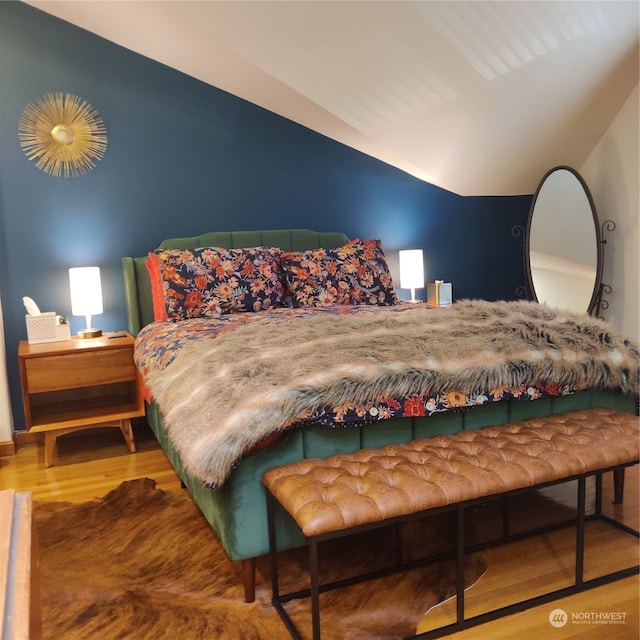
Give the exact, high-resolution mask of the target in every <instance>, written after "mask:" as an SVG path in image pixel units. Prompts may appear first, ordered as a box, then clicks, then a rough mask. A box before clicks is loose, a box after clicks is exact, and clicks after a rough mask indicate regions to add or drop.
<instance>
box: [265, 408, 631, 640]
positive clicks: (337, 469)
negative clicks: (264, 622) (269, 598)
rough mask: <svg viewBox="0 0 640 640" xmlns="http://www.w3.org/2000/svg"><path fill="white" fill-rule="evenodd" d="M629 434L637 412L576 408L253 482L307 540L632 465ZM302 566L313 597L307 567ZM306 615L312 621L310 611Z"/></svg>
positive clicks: (288, 468) (310, 463)
mask: <svg viewBox="0 0 640 640" xmlns="http://www.w3.org/2000/svg"><path fill="white" fill-rule="evenodd" d="M639 436H640V428H639V420H638V417H637V416H634V415H632V414H628V413H621V412H617V411H613V410H611V409H604V408H602V409H600V408H598V409H586V410H580V411H571V412H566V413H562V414H556V415H552V416H548V417H540V418H531V419H527V420H523V421H520V422H514V423H509V424H506V425H502V426H494V427H485V428H482V429H477V430H469V431H463V432H461V433H458V434H455V435H441V436H435V437H433V438H428V439H421V440H414V441H411V442H407V443H403V444H394V445H387V446H384V447H382V448H379V449H364V450H360V451H356V452H354V453H348V454H338V455H334V456H332V457H330V458H327V459H324V460H322V459H307V460H301V461H300V462H296V463H292V464H287V465H283V466H280V467H276V468H274V469H270V470H269V471H267V472H266V473H265V474H264V475H263V477H262V481H263V484H264V485H265V487H266V488H267V490H268V494H269V493H270V494H271V495H272V496H273V497H274V498H275V499H276V500H277V501H278V502H279V503H280V504H281V505H282V506H283V507H284V509H285V510H286V511H287V512H288V513H289V514H290V515H291V516H292V517H293V518H294V519H295V521H296V522H297V524H298V526H299V527H300V529H301V530H302V532H303V533H304V535H305V536H306V537H307V539H308V541H309V542H310V545H313V544H314V543H315V540H316V539H318V538H327V537H331V534H337V533H338V532H341V535H342V534H343V533H344V532H346V531H349V530H352V529H354V530H355V529H357V528H358V527H361V526H363V525H371V524H372V523H384V522H386V521H389V520H391V519H393V518H401V517H403V516H410V515H411V514H420V513H422V512H425V511H428V510H432V509H436V508H442V507H447V506H454V505H464V503H468V502H473V501H477V500H478V499H481V498H488V497H490V496H499V495H502V494H507V493H510V492H515V491H517V490H523V489H527V488H532V487H537V486H541V485H547V484H552V483H556V482H561V481H565V480H567V481H568V480H570V479H572V478H581V479H582V480H584V478H585V477H587V476H588V475H590V474H594V475H595V474H601V473H602V472H604V471H607V470H610V469H618V470H620V469H622V468H623V467H624V466H625V465H630V464H634V463H637V462H638V459H639V457H640V437H639ZM268 499H269V500H271V498H270V497H268ZM269 508H270V509H272V507H271V506H270V507H269ZM583 508H584V507H583ZM582 518H583V519H584V514H583V515H582ZM274 537H275V534H274ZM276 544H277V543H276V542H275V541H272V566H273V567H274V572H276V571H277V568H276V566H275V564H273V563H275V562H276V560H275V553H276V549H275V545H276ZM577 545H578V543H577ZM313 553H314V554H316V553H317V551H314V552H313ZM577 553H578V552H577ZM311 571H312V587H311V596H312V599H313V597H314V594H313V591H314V589H315V590H316V591H317V589H318V586H317V583H316V585H315V587H314V581H317V576H314V575H313V572H314V571H316V572H317V567H313V566H312V567H311ZM276 580H277V578H276ZM577 582H582V579H581V578H580V579H579V580H577ZM273 587H274V605H276V608H278V610H279V612H280V614H281V615H282V616H283V617H284V618H285V621H286V612H285V613H283V610H282V607H281V606H278V602H280V601H281V600H282V598H283V596H280V595H279V593H278V586H277V582H275V581H274V583H273ZM312 606H313V608H316V607H317V603H316V605H312ZM313 615H314V616H315V617H316V618H317V620H316V621H315V622H314V626H315V627H318V628H319V613H318V612H317V611H316V612H315V613H314V614H313ZM291 630H292V629H291V627H290V631H291ZM292 633H294V637H296V636H295V632H294V631H292ZM316 633H317V634H319V630H314V638H315V637H319V635H317V636H316Z"/></svg>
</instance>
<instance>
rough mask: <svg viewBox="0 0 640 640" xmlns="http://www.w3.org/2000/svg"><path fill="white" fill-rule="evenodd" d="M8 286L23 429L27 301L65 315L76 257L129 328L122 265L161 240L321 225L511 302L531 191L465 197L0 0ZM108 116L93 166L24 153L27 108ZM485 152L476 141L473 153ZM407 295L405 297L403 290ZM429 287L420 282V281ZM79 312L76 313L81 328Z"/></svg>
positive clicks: (75, 325)
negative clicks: (65, 101)
mask: <svg viewBox="0 0 640 640" xmlns="http://www.w3.org/2000/svg"><path fill="white" fill-rule="evenodd" d="M0 83H1V84H0V295H1V299H2V306H3V313H4V322H5V340H6V351H7V360H8V362H7V365H8V370H9V378H10V385H11V394H12V403H13V411H14V419H15V424H16V428H17V429H21V428H24V419H23V415H22V405H21V400H20V382H19V378H18V368H17V357H16V352H17V346H18V342H19V341H20V340H24V339H26V328H25V321H24V308H23V306H22V296H24V295H29V296H31V297H33V298H34V299H35V300H36V302H37V303H38V304H39V306H40V308H41V309H42V310H43V311H56V312H57V313H59V314H65V315H67V314H70V310H71V305H70V300H69V283H68V272H67V270H68V268H69V267H71V266H83V265H97V266H100V268H101V272H102V284H103V297H104V307H105V313H104V314H103V315H101V316H99V317H97V318H95V322H94V324H95V325H96V326H99V327H101V328H102V329H104V330H116V329H123V328H126V310H125V305H124V287H123V281H122V274H121V267H120V261H121V258H122V257H123V256H127V255H144V254H146V252H147V251H149V250H152V249H154V248H155V247H156V246H157V245H158V244H159V243H160V242H161V241H162V240H163V239H164V238H166V237H174V236H187V235H195V234H199V233H202V232H205V231H214V230H242V229H265V228H289V227H298V228H312V229H316V230H319V231H336V230H338V231H344V232H345V233H346V234H347V235H349V236H350V237H356V236H358V237H360V238H371V237H377V238H380V239H381V240H382V242H383V246H384V248H385V251H386V252H387V254H388V256H389V261H390V263H391V265H392V267H394V266H395V264H396V263H397V257H396V252H397V250H399V249H403V248H423V249H424V252H425V268H426V275H427V280H428V281H430V282H431V281H433V280H434V279H443V280H446V281H450V282H452V283H453V292H454V297H456V298H463V297H464V298H486V299H492V300H496V299H514V298H516V297H517V295H516V290H517V289H518V287H521V286H522V285H524V282H525V278H524V271H523V265H522V238H517V237H514V236H513V235H512V232H511V230H512V228H513V227H514V225H521V226H524V225H525V222H526V218H527V214H528V209H529V206H530V203H531V196H530V195H524V196H513V197H497V196H496V197H494V196H491V195H486V194H479V195H478V196H477V197H469V196H467V197H461V196H458V195H456V194H453V193H451V192H448V191H446V190H443V189H441V188H439V187H437V186H434V185H432V184H428V183H426V182H424V181H421V180H418V179H416V178H414V177H412V176H410V175H408V174H406V173H404V172H403V171H400V170H398V169H395V168H393V167H391V166H389V165H387V164H385V163H383V162H380V161H378V160H375V159H373V158H371V157H369V156H367V155H365V154H362V153H360V152H358V151H355V150H353V149H350V148H348V147H346V146H344V145H342V144H340V143H338V142H335V141H332V140H330V139H328V138H327V137H325V136H322V135H320V134H317V133H315V132H313V131H311V130H309V129H307V128H305V127H302V126H300V125H298V124H295V123H294V122H292V121H290V120H287V119H285V118H282V117H280V116H277V115H275V114H273V113H271V112H269V111H266V110H265V109H262V108H260V107H257V106H255V105H253V104H251V103H249V102H246V101H244V100H241V99H239V98H236V97H234V96H232V95H230V94H228V93H225V92H224V91H221V90H219V89H216V88H214V87H211V86H209V85H206V84H204V83H202V82H200V81H198V80H195V79H193V78H190V77H188V76H186V75H184V74H182V73H180V72H177V71H175V70H172V69H170V68H168V67H166V66H164V65H162V64H159V63H157V62H154V61H152V60H149V59H147V58H145V57H143V56H140V55H138V54H135V53H133V52H131V51H128V50H126V49H124V48H122V47H119V46H117V45H114V44H112V43H110V42H107V41H106V40H103V39H102V38H99V37H97V36H95V35H92V34H90V33H89V32H86V31H84V30H82V29H79V28H77V27H74V26H73V25H70V24H68V23H66V22H64V21H61V20H58V19H57V18H53V17H51V16H49V15H47V14H45V13H43V12H41V11H39V10H37V9H34V8H33V7H30V6H28V5H24V4H21V3H19V2H7V1H5V2H0ZM54 92H62V93H71V94H74V95H77V96H79V97H81V98H82V99H84V100H86V101H87V102H89V103H90V104H91V105H92V106H93V107H95V108H96V109H97V110H98V112H99V113H100V115H101V117H102V119H103V120H104V123H105V125H106V127H107V131H108V138H109V141H108V149H107V152H106V154H105V156H104V159H103V160H102V161H101V162H100V163H98V166H97V168H96V169H95V170H93V171H92V172H90V173H88V174H86V175H84V176H80V177H77V178H68V179H65V178H61V177H54V176H51V175H48V174H46V173H44V172H42V171H40V170H39V169H37V168H36V167H35V165H34V163H32V162H30V161H28V160H27V158H26V156H25V155H24V153H23V151H22V149H21V147H20V143H19V140H18V135H17V130H18V122H19V119H20V114H21V113H22V110H23V109H24V108H25V106H26V105H27V104H29V103H31V102H34V101H36V100H38V99H39V98H40V97H42V96H43V95H45V94H47V93H54ZM470 152H475V153H478V152H481V150H477V149H476V150H470ZM400 293H401V294H402V295H405V297H406V295H407V293H408V292H400ZM418 293H421V294H422V297H424V292H418ZM83 322H84V320H83V319H81V318H72V319H71V329H72V332H73V333H75V332H76V331H77V330H78V329H79V328H81V327H82V326H83Z"/></svg>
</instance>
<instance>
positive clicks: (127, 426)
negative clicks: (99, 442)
mask: <svg viewBox="0 0 640 640" xmlns="http://www.w3.org/2000/svg"><path fill="white" fill-rule="evenodd" d="M120 431H122V435H123V436H124V439H125V441H126V443H127V445H128V447H129V451H130V452H131V453H135V451H136V441H135V440H134V439H133V429H132V428H131V420H120Z"/></svg>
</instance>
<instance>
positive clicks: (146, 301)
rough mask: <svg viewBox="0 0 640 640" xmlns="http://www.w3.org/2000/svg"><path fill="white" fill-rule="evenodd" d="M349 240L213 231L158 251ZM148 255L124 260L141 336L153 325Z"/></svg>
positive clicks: (296, 247) (305, 232) (286, 232)
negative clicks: (141, 331) (147, 265)
mask: <svg viewBox="0 0 640 640" xmlns="http://www.w3.org/2000/svg"><path fill="white" fill-rule="evenodd" d="M348 241H349V238H347V236H346V235H345V234H344V233H340V232H323V231H311V230H309V229H271V230H266V231H213V232H210V233H203V234H202V235H200V236H193V237H191V238H170V239H168V240H164V241H163V242H162V243H161V244H160V246H159V247H158V249H197V248H198V247H225V248H227V249H239V248H242V247H263V246H264V247H280V248H281V249H283V250H284V251H304V250H306V249H318V248H320V247H324V248H326V249H335V248H336V247H340V246H342V245H343V244H345V243H346V242H348ZM146 259H147V256H142V257H139V258H130V257H126V258H122V272H123V275H124V293H125V297H126V303H127V322H128V326H129V331H130V332H131V334H132V335H134V336H137V335H138V333H139V332H140V329H142V327H144V326H145V325H147V324H149V323H150V322H153V302H152V300H151V285H150V283H149V274H148V272H147V267H146V266H145V260H146Z"/></svg>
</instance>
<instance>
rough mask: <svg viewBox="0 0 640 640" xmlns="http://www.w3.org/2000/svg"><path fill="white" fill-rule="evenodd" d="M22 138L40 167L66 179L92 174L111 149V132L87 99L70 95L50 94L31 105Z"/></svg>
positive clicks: (26, 110) (22, 122) (23, 122)
mask: <svg viewBox="0 0 640 640" xmlns="http://www.w3.org/2000/svg"><path fill="white" fill-rule="evenodd" d="M18 138H19V139H20V145H21V146H22V149H23V150H24V152H25V154H26V156H27V158H28V159H29V160H32V161H34V162H35V163H36V167H37V168H38V169H41V170H42V171H44V172H46V173H50V174H51V175H54V176H64V177H65V178H69V177H76V176H79V175H82V174H85V173H88V172H89V171H91V170H92V169H94V168H95V166H96V162H97V161H99V160H102V157H103V156H104V153H105V151H106V150H107V129H106V127H105V126H104V122H103V121H102V118H101V117H100V115H99V114H98V112H97V111H96V110H95V109H94V108H93V107H92V106H91V105H90V104H89V103H88V102H86V101H85V100H82V98H78V97H77V96H74V95H71V94H70V93H67V94H65V95H63V94H62V93H49V94H46V95H44V96H42V98H40V99H39V100H37V101H36V102H34V103H31V104H29V105H27V106H26V107H25V108H24V110H23V112H22V115H21V116H20V123H19V125H18Z"/></svg>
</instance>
